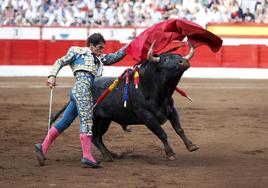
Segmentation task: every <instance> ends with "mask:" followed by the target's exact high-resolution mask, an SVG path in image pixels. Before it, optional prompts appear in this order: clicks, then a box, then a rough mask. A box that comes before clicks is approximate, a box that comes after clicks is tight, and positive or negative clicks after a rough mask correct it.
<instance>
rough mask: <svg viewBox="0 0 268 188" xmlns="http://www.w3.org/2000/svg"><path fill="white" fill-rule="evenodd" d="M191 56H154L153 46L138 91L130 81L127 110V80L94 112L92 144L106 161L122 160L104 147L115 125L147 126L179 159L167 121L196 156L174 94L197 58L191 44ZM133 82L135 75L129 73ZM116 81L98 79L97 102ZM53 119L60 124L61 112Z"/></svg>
mask: <svg viewBox="0 0 268 188" xmlns="http://www.w3.org/2000/svg"><path fill="white" fill-rule="evenodd" d="M188 44H189V46H190V52H189V54H188V55H186V56H185V57H182V56H181V55H177V54H171V53H164V54H161V55H160V56H158V57H155V56H154V55H153V45H152V46H151V48H150V50H149V52H148V55H147V57H148V58H147V60H145V61H144V62H142V63H141V65H140V67H139V74H140V83H139V88H138V89H136V88H135V86H134V84H133V80H132V79H130V84H129V88H128V92H129V99H128V104H127V107H124V105H123V100H122V98H123V92H122V91H123V88H124V81H125V79H126V78H123V79H122V80H121V81H120V82H119V84H118V85H117V87H116V88H115V89H114V90H113V91H112V92H111V93H110V94H109V95H108V96H107V97H106V98H105V99H104V100H103V101H102V102H101V103H100V104H99V105H97V106H96V107H95V108H94V115H93V122H94V125H93V127H92V131H93V136H92V141H93V143H94V145H95V146H96V147H97V148H98V149H99V150H100V152H101V153H102V156H103V160H105V161H112V160H113V158H116V157H118V155H117V154H115V153H113V152H111V151H110V150H109V149H108V148H107V147H106V146H105V144H104V143H103V135H104V134H105V133H106V132H107V130H108V129H109V126H110V124H111V122H112V121H114V122H116V123H118V124H119V125H121V126H122V128H123V129H124V130H128V129H127V126H128V125H139V124H144V125H145V126H147V128H148V129H149V130H151V131H152V132H153V133H154V134H155V135H156V136H157V137H158V138H159V139H160V140H161V141H162V143H163V144H164V150H165V153H166V156H167V157H168V159H169V160H174V159H175V153H174V152H173V150H172V148H171V146H170V145H169V143H168V140H167V134H166V133H165V131H164V129H163V128H162V127H161V125H163V124H164V123H165V122H166V121H167V120H169V121H170V123H171V125H172V127H173V129H174V130H175V132H176V133H177V134H178V135H179V136H180V138H181V139H182V140H183V142H184V144H185V146H186V148H187V149H188V151H190V152H192V151H195V150H197V149H198V146H197V145H196V144H194V143H192V141H191V140H190V139H189V138H188V137H187V136H186V135H185V133H184V130H183V129H182V128H181V125H180V119H179V113H178V112H177V110H176V107H175V106H174V100H173V98H172V94H173V92H174V91H175V89H176V86H177V84H178V83H179V81H180V79H181V77H182V75H183V73H184V71H186V70H187V69H188V68H189V67H190V63H189V60H190V59H191V58H192V56H193V54H194V48H193V46H192V45H191V43H190V42H188ZM129 74H130V75H132V76H130V78H133V77H134V76H133V74H134V73H133V71H132V72H131V71H130V72H129ZM115 79H116V78H114V77H100V78H96V79H95V81H94V87H93V98H94V101H95V102H96V100H97V99H98V97H99V96H100V95H101V94H102V93H103V92H104V91H105V90H106V89H107V88H108V87H109V86H110V85H111V84H112V83H113V82H114V80H115ZM64 109H65V108H63V109H61V111H60V112H58V114H57V115H56V116H55V117H54V118H52V122H54V121H55V120H56V118H57V117H58V116H59V114H60V113H61V112H63V111H64Z"/></svg>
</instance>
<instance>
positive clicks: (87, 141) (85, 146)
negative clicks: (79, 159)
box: [80, 133, 96, 163]
mask: <svg viewBox="0 0 268 188" xmlns="http://www.w3.org/2000/svg"><path fill="white" fill-rule="evenodd" d="M80 141H81V145H82V150H83V157H84V158H86V159H89V160H90V161H93V162H94V163H95V162H96V160H95V159H94V158H93V156H92V154H91V136H88V135H87V134H86V133H81V134H80Z"/></svg>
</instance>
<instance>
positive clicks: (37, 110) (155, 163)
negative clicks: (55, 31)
mask: <svg viewBox="0 0 268 188" xmlns="http://www.w3.org/2000/svg"><path fill="white" fill-rule="evenodd" d="M45 80H46V78H45V77H41V78H40V77H34V78H3V77H2V78H0V109H1V114H0V122H1V124H0V126H1V129H0V187H3V188H7V187H72V188H73V187H107V188H111V187H116V188H117V187H133V188H141V187H146V188H151V187H157V188H162V187H163V188H166V187H174V188H175V187H176V188H177V187H179V188H180V187H183V188H184V187H194V188H196V187H199V188H200V187H201V188H202V187H217V188H227V187H228V188H230V187H234V188H247V187H250V188H251V187H254V188H260V187H263V188H264V187H267V186H268V81H267V80H231V79H225V80H223V79H182V81H181V83H180V86H181V88H183V89H184V90H186V91H187V92H188V94H189V95H190V97H191V98H192V99H193V102H192V103H191V102H188V100H187V99H185V98H183V97H181V96H180V95H179V94H177V93H174V98H175V103H176V106H177V108H178V109H179V111H180V115H181V123H182V127H183V128H184V130H185V132H186V134H187V135H188V136H189V138H191V139H192V141H193V142H194V143H196V144H197V145H198V146H200V149H199V150H197V151H195V152H193V153H189V152H188V151H187V150H186V148H185V147H184V144H183V143H182V141H181V139H180V138H179V137H178V136H177V135H176V134H175V132H174V131H173V129H172V127H171V125H170V124H169V122H167V123H166V124H164V125H163V128H164V129H165V130H166V132H167V134H168V139H169V142H170V145H171V146H172V147H173V150H174V151H175V153H176V160H175V161H168V160H167V159H166V157H165V153H164V150H163V145H162V143H161V142H160V141H159V140H158V138H156V136H155V135H153V134H152V133H151V132H150V131H149V130H148V129H147V128H145V127H144V126H131V128H132V130H133V132H131V133H128V132H124V131H123V130H122V129H121V127H120V126H118V125H117V124H115V123H114V124H112V126H111V128H110V129H109V131H108V133H107V134H106V136H105V137H104V141H105V143H106V144H107V146H108V147H109V148H110V149H111V150H112V151H114V152H116V153H122V152H127V153H128V154H127V155H125V156H124V158H123V159H120V160H116V161H115V162H103V163H102V164H103V166H104V167H103V168H101V169H88V168H82V167H81V165H80V159H81V153H82V152H81V147H80V141H79V133H78V127H79V125H78V120H76V121H75V122H74V124H73V125H72V126H71V127H70V128H69V129H68V130H67V131H66V132H65V133H64V134H63V135H61V136H60V137H59V138H58V139H57V140H56V142H55V143H54V144H53V145H52V147H51V148H50V150H49V153H48V156H47V157H48V160H47V161H46V166H44V167H40V166H38V165H37V160H36V158H35V153H34V144H35V143H39V142H41V141H42V140H43V138H44V136H45V134H46V131H47V119H48V100H49V89H47V88H46V87H45V86H44V82H45ZM72 82H73V79H72V78H59V80H58V84H59V87H58V88H57V89H56V90H54V96H53V97H54V98H53V99H54V100H53V112H54V113H55V112H56V111H57V110H58V109H59V108H60V107H61V106H63V105H64V104H65V102H67V100H68V96H67V92H68V90H69V87H70V86H71V85H72ZM93 154H94V155H95V156H96V158H98V159H100V157H101V155H100V153H99V151H97V149H96V148H95V147H94V148H93Z"/></svg>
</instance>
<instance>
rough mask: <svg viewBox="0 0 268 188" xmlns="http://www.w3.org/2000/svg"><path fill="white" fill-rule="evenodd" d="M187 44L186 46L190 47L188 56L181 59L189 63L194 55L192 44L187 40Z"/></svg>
mask: <svg viewBox="0 0 268 188" xmlns="http://www.w3.org/2000/svg"><path fill="white" fill-rule="evenodd" d="M187 42H188V44H189V46H190V52H189V54H188V55H186V56H184V57H183V59H186V60H188V61H189V60H190V59H191V58H192V57H193V55H194V47H193V45H192V43H191V42H190V41H189V40H187Z"/></svg>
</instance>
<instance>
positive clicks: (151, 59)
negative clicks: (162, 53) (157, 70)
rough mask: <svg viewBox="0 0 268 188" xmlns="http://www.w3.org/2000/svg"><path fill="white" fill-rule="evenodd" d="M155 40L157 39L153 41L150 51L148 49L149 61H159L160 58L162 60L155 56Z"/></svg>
mask: <svg viewBox="0 0 268 188" xmlns="http://www.w3.org/2000/svg"><path fill="white" fill-rule="evenodd" d="M155 41H156V40H154V42H153V43H152V45H151V47H150V49H149V51H148V53H147V59H148V60H149V61H152V62H156V63H157V62H159V60H160V57H155V56H154V54H153V53H154V44H155Z"/></svg>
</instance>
